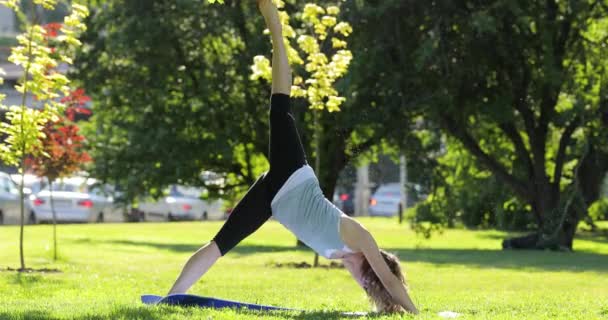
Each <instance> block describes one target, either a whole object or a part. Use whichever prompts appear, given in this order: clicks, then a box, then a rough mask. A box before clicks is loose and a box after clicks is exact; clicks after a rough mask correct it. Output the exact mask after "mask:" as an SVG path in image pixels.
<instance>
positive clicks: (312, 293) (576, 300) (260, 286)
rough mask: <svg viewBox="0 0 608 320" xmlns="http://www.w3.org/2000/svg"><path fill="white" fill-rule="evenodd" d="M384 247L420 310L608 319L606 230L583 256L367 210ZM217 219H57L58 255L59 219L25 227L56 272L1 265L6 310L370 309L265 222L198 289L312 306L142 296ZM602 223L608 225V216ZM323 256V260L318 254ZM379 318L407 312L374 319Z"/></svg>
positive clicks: (6, 235) (3, 260)
mask: <svg viewBox="0 0 608 320" xmlns="http://www.w3.org/2000/svg"><path fill="white" fill-rule="evenodd" d="M362 221H363V222H364V224H365V225H366V226H368V228H369V229H370V230H371V231H372V233H373V234H374V235H376V237H377V240H378V242H379V244H380V245H381V246H382V247H384V248H386V249H388V250H390V251H393V252H396V253H397V254H398V255H399V257H400V258H401V259H402V262H403V266H404V268H405V269H406V270H407V277H408V279H409V284H410V286H411V288H412V295H413V297H414V300H415V302H416V303H417V305H418V306H419V307H420V309H421V315H420V316H418V317H417V318H419V319H436V318H438V316H437V313H438V312H440V311H443V310H451V311H456V312H460V313H462V314H463V315H462V316H461V317H460V319H602V318H604V319H606V318H608V237H606V235H603V236H601V235H584V234H583V235H581V236H580V237H579V238H578V239H577V240H576V242H575V249H576V252H575V253H563V252H529V251H528V252H513V251H511V252H503V251H501V250H500V249H499V248H500V240H501V239H502V238H503V237H504V236H505V234H504V233H502V232H498V231H464V230H448V231H446V232H445V233H443V234H442V235H437V236H435V237H433V238H432V239H430V240H425V239H422V238H419V237H416V236H415V235H414V234H413V233H412V231H410V230H409V228H407V227H405V226H401V227H400V226H398V225H397V224H396V223H394V222H393V221H389V220H385V219H362ZM220 225H221V224H220V223H219V222H210V223H201V222H191V223H163V224H152V223H143V224H101V225H100V224H87V225H60V226H59V235H60V255H61V259H60V261H58V262H57V263H54V262H52V260H51V258H50V257H51V253H52V252H51V226H48V225H42V226H27V227H26V247H25V250H26V262H27V265H28V266H29V267H33V268H43V267H51V268H58V269H61V270H62V271H63V272H62V273H58V274H17V273H15V272H7V271H0V319H36V318H39V319H47V318H61V319H186V318H188V319H190V318H204V319H237V318H240V319H252V318H253V319H257V318H260V319H261V318H264V319H267V318H275V319H279V318H289V319H338V318H340V315H339V313H338V312H339V311H358V310H364V311H365V310H369V305H368V303H367V301H366V298H365V295H364V293H363V291H362V290H360V289H359V288H358V287H357V285H356V284H355V282H354V281H352V280H351V279H350V277H349V275H348V274H347V273H346V271H345V270H343V269H329V270H328V269H289V268H275V267H271V266H269V265H270V264H274V263H287V262H301V261H308V262H312V254H311V253H310V252H309V251H306V250H298V249H294V247H293V244H294V242H295V240H294V238H293V237H292V236H291V235H290V234H289V233H288V232H287V231H285V230H284V229H283V228H282V227H281V226H280V225H279V224H278V223H276V222H269V223H267V224H266V225H265V226H263V227H262V229H261V230H260V231H259V232H258V233H256V234H255V235H254V236H252V237H250V238H249V239H247V240H246V241H244V242H243V243H241V245H240V246H238V247H237V248H236V249H235V250H234V251H232V252H231V253H229V254H228V255H227V256H226V257H224V258H223V259H222V260H221V261H220V262H219V263H218V264H217V265H216V266H215V267H214V268H213V269H212V270H211V271H210V272H209V273H208V274H207V275H206V276H205V277H204V278H203V280H202V281H200V282H199V283H198V284H196V285H195V286H194V287H193V289H192V290H191V292H192V293H195V294H200V295H207V296H214V297H221V298H228V299H234V300H241V301H246V302H257V303H264V304H272V305H280V306H287V307H291V308H297V309H305V310H308V312H306V313H299V312H291V313H258V312H251V311H244V310H225V311H219V310H209V309H198V308H176V307H148V306H144V305H142V304H141V303H139V296H140V295H141V294H144V293H153V294H164V293H165V292H166V291H167V290H168V288H169V287H170V285H171V284H172V281H173V280H174V279H175V277H176V276H177V273H178V272H179V270H180V268H181V266H182V264H183V263H184V261H185V260H186V259H187V257H188V256H189V255H190V254H191V253H192V252H193V251H194V250H196V249H197V248H198V247H199V246H200V245H201V244H203V243H205V242H206V241H207V240H208V239H210V238H211V237H212V236H213V235H214V233H215V232H216V231H217V230H218V229H219V227H220ZM604 226H605V225H604ZM17 241H18V227H12V226H11V227H6V226H5V227H0V268H6V267H13V268H14V267H18V263H19V260H18V242H17ZM322 263H323V264H327V263H328V261H327V260H322ZM374 318H387V319H388V318H395V319H397V318H399V316H392V317H391V316H375V317H374Z"/></svg>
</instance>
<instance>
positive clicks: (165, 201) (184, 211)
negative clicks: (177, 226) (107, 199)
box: [138, 185, 226, 221]
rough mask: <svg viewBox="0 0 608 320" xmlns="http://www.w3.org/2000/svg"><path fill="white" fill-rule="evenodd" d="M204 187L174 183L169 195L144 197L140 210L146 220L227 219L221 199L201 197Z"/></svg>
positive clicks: (168, 192)
mask: <svg viewBox="0 0 608 320" xmlns="http://www.w3.org/2000/svg"><path fill="white" fill-rule="evenodd" d="M204 192H205V190H204V189H200V188H194V187H185V186H179V185H172V186H171V187H170V188H169V190H168V191H167V192H166V194H167V196H165V197H162V198H160V199H158V200H157V201H154V200H152V199H149V198H148V199H144V200H143V201H141V202H140V203H139V207H138V210H139V211H141V212H143V215H144V220H145V221H152V220H162V221H173V220H207V219H213V220H219V219H225V217H226V214H225V213H224V211H223V203H222V201H221V200H213V201H205V200H202V199H201V198H200V197H201V195H202V194H203V193H204Z"/></svg>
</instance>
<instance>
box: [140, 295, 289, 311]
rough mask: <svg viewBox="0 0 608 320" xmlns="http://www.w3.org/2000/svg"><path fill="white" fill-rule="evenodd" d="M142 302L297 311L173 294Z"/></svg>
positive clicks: (147, 296) (143, 297)
mask: <svg viewBox="0 0 608 320" xmlns="http://www.w3.org/2000/svg"><path fill="white" fill-rule="evenodd" d="M141 302H143V303H144V304H168V305H175V306H184V307H204V308H216V309H219V308H247V309H250V310H262V311H277V310H278V311H280V310H283V311H294V310H295V309H289V308H280V307H273V306H265V305H261V304H253V303H243V302H238V301H231V300H224V299H216V298H209V297H201V296H196V295H193V294H172V295H168V296H166V297H161V296H156V295H143V296H141Z"/></svg>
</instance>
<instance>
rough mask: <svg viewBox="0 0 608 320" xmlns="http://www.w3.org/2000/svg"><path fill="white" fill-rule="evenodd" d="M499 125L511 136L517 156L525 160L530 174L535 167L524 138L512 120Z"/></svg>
mask: <svg viewBox="0 0 608 320" xmlns="http://www.w3.org/2000/svg"><path fill="white" fill-rule="evenodd" d="M499 127H500V129H501V130H502V131H503V132H504V133H505V135H506V136H507V137H508V138H509V140H511V142H513V145H514V146H515V152H516V153H517V156H518V157H520V158H521V159H523V160H524V161H525V163H526V166H527V169H528V170H527V171H528V174H529V175H530V174H531V173H532V169H533V164H532V159H531V158H530V153H529V152H528V149H526V145H525V144H524V140H523V139H522V137H521V135H520V134H519V131H518V130H517V128H516V127H515V125H514V124H513V123H512V122H509V123H501V124H500V125H499Z"/></svg>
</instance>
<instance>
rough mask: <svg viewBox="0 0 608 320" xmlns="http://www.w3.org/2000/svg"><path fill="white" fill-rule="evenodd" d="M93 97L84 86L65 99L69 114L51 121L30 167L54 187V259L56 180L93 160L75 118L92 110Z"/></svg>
mask: <svg viewBox="0 0 608 320" xmlns="http://www.w3.org/2000/svg"><path fill="white" fill-rule="evenodd" d="M90 100H91V99H90V98H89V97H88V96H86V95H85V94H84V90H83V89H77V90H74V91H72V92H71V93H70V94H69V95H68V96H66V97H64V98H63V99H62V100H61V102H62V103H65V105H66V110H65V116H63V117H60V118H59V119H58V120H57V121H50V122H48V123H47V125H46V126H45V128H44V129H43V132H44V135H45V137H44V139H42V150H41V151H42V152H41V153H40V154H42V155H41V156H38V157H30V158H28V160H27V165H28V167H29V168H30V169H31V170H32V171H33V172H34V173H35V174H36V175H37V176H39V177H46V178H47V180H48V184H49V190H50V205H51V212H52V214H53V259H54V260H57V222H56V218H57V217H56V213H55V206H54V203H53V182H55V181H56V180H57V179H59V178H62V177H65V176H69V175H72V174H74V173H75V172H77V171H79V170H80V169H81V167H82V165H83V164H85V163H87V162H89V161H91V158H90V156H89V154H88V153H87V152H86V151H85V150H84V140H85V138H84V136H82V135H80V134H79V128H78V125H77V124H76V123H75V122H74V121H75V118H76V115H77V114H87V115H88V114H90V113H91V111H90V110H89V109H87V108H85V107H84V105H85V104H86V103H87V102H88V101H90Z"/></svg>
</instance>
